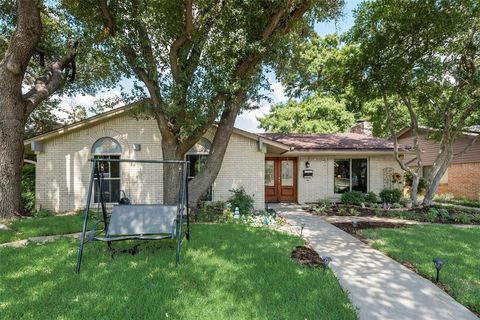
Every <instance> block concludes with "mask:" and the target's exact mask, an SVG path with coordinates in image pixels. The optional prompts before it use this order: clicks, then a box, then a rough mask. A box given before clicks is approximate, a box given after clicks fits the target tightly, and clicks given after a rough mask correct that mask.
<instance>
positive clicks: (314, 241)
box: [270, 204, 478, 320]
mask: <svg viewBox="0 0 480 320" xmlns="http://www.w3.org/2000/svg"><path fill="white" fill-rule="evenodd" d="M270 207H271V208H272V209H274V210H276V211H277V212H278V213H280V214H281V215H282V216H283V217H285V218H286V219H287V220H288V222H289V223H291V224H292V225H296V226H298V227H300V226H301V224H302V223H304V224H305V225H304V229H303V236H304V238H305V239H306V240H307V241H308V242H309V243H310V244H311V245H312V247H313V248H314V249H315V250H316V251H317V252H318V253H319V254H320V255H321V256H324V255H328V256H331V257H332V258H333V261H332V262H331V263H330V267H331V269H332V270H333V272H334V273H335V275H336V276H337V278H338V280H339V282H340V285H341V286H342V288H343V289H344V290H345V291H347V292H348V293H349V296H350V300H351V301H352V303H353V304H354V305H355V306H356V307H357V308H358V314H359V318H360V319H361V320H367V319H368V320H374V319H382V320H383V319H416V320H417V319H432V320H433V319H435V320H443V319H462V320H470V319H472V320H474V319H478V318H477V316H475V315H474V314H473V313H472V312H470V311H469V310H468V309H467V308H465V307H464V306H462V305H461V304H460V303H458V302H456V301H455V300H454V299H453V298H452V297H450V296H449V295H448V294H446V293H445V292H444V291H443V290H441V289H439V288H438V287H437V286H436V285H435V284H433V283H432V282H430V281H428V280H426V279H424V278H422V277H421V276H419V275H417V274H416V273H414V272H413V271H411V270H409V269H407V268H406V267H404V266H403V265H401V264H400V263H398V262H396V261H394V260H393V259H391V258H389V257H387V256H386V255H384V254H382V253H381V252H379V251H377V250H375V249H372V248H370V247H369V246H367V245H366V244H364V243H363V242H361V241H360V240H358V239H356V238H354V237H352V236H351V235H349V234H348V233H346V232H344V231H342V230H340V229H338V228H336V227H334V226H333V225H331V224H330V223H328V222H326V221H324V220H322V219H321V218H319V217H317V216H314V215H311V214H308V213H306V212H305V211H303V210H302V209H301V208H300V206H298V205H282V204H278V205H271V206H270Z"/></svg>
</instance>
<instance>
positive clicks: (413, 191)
mask: <svg viewBox="0 0 480 320" xmlns="http://www.w3.org/2000/svg"><path fill="white" fill-rule="evenodd" d="M411 175H412V186H411V187H410V199H412V205H413V206H415V207H416V206H418V184H419V182H420V177H419V175H418V172H417V173H416V174H413V173H411Z"/></svg>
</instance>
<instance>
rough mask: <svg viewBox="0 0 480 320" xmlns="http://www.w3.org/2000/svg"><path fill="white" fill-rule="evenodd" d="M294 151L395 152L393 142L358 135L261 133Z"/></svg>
mask: <svg viewBox="0 0 480 320" xmlns="http://www.w3.org/2000/svg"><path fill="white" fill-rule="evenodd" d="M258 135H260V136H262V137H264V138H266V139H270V140H273V141H277V142H281V143H283V144H286V145H288V146H290V147H291V148H293V149H294V150H393V142H392V141H390V140H386V139H381V138H374V137H371V136H367V135H363V134H358V133H335V134H300V133H259V134H258Z"/></svg>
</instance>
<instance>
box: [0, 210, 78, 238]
mask: <svg viewBox="0 0 480 320" xmlns="http://www.w3.org/2000/svg"><path fill="white" fill-rule="evenodd" d="M83 218H84V215H83V214H80V215H72V216H51V217H45V218H30V219H20V220H14V221H13V222H11V223H10V224H9V225H8V226H9V227H10V228H11V229H12V230H0V243H5V242H11V241H15V240H20V239H27V238H29V237H38V236H49V235H54V234H66V233H74V232H80V231H82V226H83Z"/></svg>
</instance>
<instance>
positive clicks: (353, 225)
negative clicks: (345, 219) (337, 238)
mask: <svg viewBox="0 0 480 320" xmlns="http://www.w3.org/2000/svg"><path fill="white" fill-rule="evenodd" d="M352 227H354V228H355V229H356V228H358V221H355V220H354V221H352Z"/></svg>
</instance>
